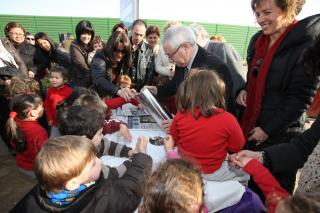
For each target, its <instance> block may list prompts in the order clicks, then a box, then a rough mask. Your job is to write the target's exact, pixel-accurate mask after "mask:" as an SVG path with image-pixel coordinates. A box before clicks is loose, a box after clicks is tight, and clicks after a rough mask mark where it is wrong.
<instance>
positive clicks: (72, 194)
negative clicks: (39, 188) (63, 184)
mask: <svg viewBox="0 0 320 213" xmlns="http://www.w3.org/2000/svg"><path fill="white" fill-rule="evenodd" d="M92 184H94V182H93V183H90V184H89V185H85V184H81V185H80V187H79V188H78V189H75V190H72V191H69V190H67V189H66V190H63V191H61V192H58V193H52V192H48V193H47V195H48V197H49V198H50V202H51V203H54V204H56V205H60V206H62V205H68V204H70V203H71V202H73V201H74V199H75V198H77V196H78V195H79V194H80V193H81V192H83V191H84V190H86V189H87V188H88V187H89V186H90V185H92Z"/></svg>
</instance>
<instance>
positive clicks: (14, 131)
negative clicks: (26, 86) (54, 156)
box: [6, 94, 43, 152]
mask: <svg viewBox="0 0 320 213" xmlns="http://www.w3.org/2000/svg"><path fill="white" fill-rule="evenodd" d="M42 104H43V102H42V99H41V98H40V97H39V96H38V95H34V94H30V95H28V94H21V95H17V96H15V97H14V98H12V99H11V101H10V110H11V112H10V115H9V119H8V121H7V123H6V131H7V135H8V137H9V139H10V141H11V143H12V145H14V146H15V148H16V150H17V151H19V152H22V151H24V150H25V149H26V146H25V136H24V134H23V133H22V131H21V130H20V128H19V127H18V125H17V123H16V121H15V118H16V117H17V118H19V119H21V120H25V119H26V118H28V116H29V112H30V111H31V110H35V109H37V108H38V107H39V106H40V105H42Z"/></svg>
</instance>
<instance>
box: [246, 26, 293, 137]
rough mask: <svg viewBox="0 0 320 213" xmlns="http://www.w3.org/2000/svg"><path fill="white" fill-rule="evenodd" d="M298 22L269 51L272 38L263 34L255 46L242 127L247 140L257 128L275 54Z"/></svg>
mask: <svg viewBox="0 0 320 213" xmlns="http://www.w3.org/2000/svg"><path fill="white" fill-rule="evenodd" d="M297 23H298V22H297V21H296V20H294V21H293V22H292V24H290V25H289V26H288V27H287V29H286V30H285V31H284V32H283V33H282V34H281V35H280V36H279V38H278V39H277V40H276V41H275V42H274V44H273V45H272V46H271V47H270V49H269V43H270V37H269V36H266V35H264V34H263V33H261V34H260V35H259V37H258V39H257V41H256V43H255V45H254V48H255V54H254V57H253V60H252V63H251V69H250V70H249V75H248V76H249V79H248V80H249V82H248V84H247V92H248V93H247V107H246V108H245V110H244V113H243V116H242V119H241V122H240V125H241V128H242V130H243V133H244V136H245V137H246V138H247V137H248V135H249V133H250V131H251V130H252V129H253V128H254V127H255V126H256V121H257V119H258V116H259V113H260V110H261V103H262V99H263V96H264V89H265V83H266V82H265V81H266V77H267V74H268V71H269V68H270V65H271V63H272V59H273V56H274V54H275V53H276V51H277V49H278V47H279V46H280V44H281V43H282V41H283V39H284V38H285V37H286V35H287V34H288V33H289V32H290V31H291V30H292V29H293V27H294V26H295V25H296V24H297Z"/></svg>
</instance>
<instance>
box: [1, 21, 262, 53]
mask: <svg viewBox="0 0 320 213" xmlns="http://www.w3.org/2000/svg"><path fill="white" fill-rule="evenodd" d="M83 19H86V20H89V21H90V22H91V23H92V24H93V25H94V27H95V30H96V35H100V36H102V38H103V40H107V38H108V37H109V36H110V33H111V29H112V27H113V26H114V25H115V24H116V23H118V22H119V21H120V19H118V18H92V17H60V16H58V17H57V16H24V15H0V27H1V30H0V37H3V36H4V32H3V29H4V26H5V25H6V24H7V23H8V22H10V21H15V22H18V23H20V24H22V25H23V26H24V27H25V28H26V30H27V31H29V32H32V33H36V32H46V33H47V34H48V35H49V36H50V37H51V38H52V39H53V40H54V41H59V36H58V35H59V33H68V32H71V33H73V34H75V33H74V32H75V26H76V25H77V23H78V22H79V21H80V20H83ZM145 21H146V23H147V25H157V26H159V27H160V29H161V32H162V29H163V27H164V25H165V23H166V20H152V19H146V20H145ZM182 23H183V24H186V25H189V24H191V23H192V22H186V21H182ZM198 23H199V22H198ZM199 24H201V25H202V26H204V27H205V29H206V30H207V31H208V33H209V35H215V34H221V35H223V36H224V37H225V38H226V40H227V42H228V43H230V44H232V45H233V46H234V47H235V48H236V49H237V50H238V52H239V53H240V55H241V57H242V58H245V57H246V48H247V46H248V42H249V41H250V38H251V36H252V35H253V34H254V33H255V32H256V31H257V30H258V28H256V27H248V26H238V25H225V24H214V23H199Z"/></svg>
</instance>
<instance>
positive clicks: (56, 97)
mask: <svg viewBox="0 0 320 213" xmlns="http://www.w3.org/2000/svg"><path fill="white" fill-rule="evenodd" d="M67 81H68V71H67V70H66V69H65V68H64V67H62V66H59V65H56V66H52V68H51V70H50V87H49V89H48V92H47V96H46V99H45V103H44V107H45V112H46V115H47V119H48V124H49V125H50V126H51V133H50V137H56V136H59V135H60V134H59V131H58V127H57V126H58V120H57V118H56V116H57V113H56V106H57V104H58V103H60V102H61V101H64V100H65V99H67V98H68V97H69V96H70V95H71V93H72V88H71V87H69V86H68V85H67V84H66V83H67Z"/></svg>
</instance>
